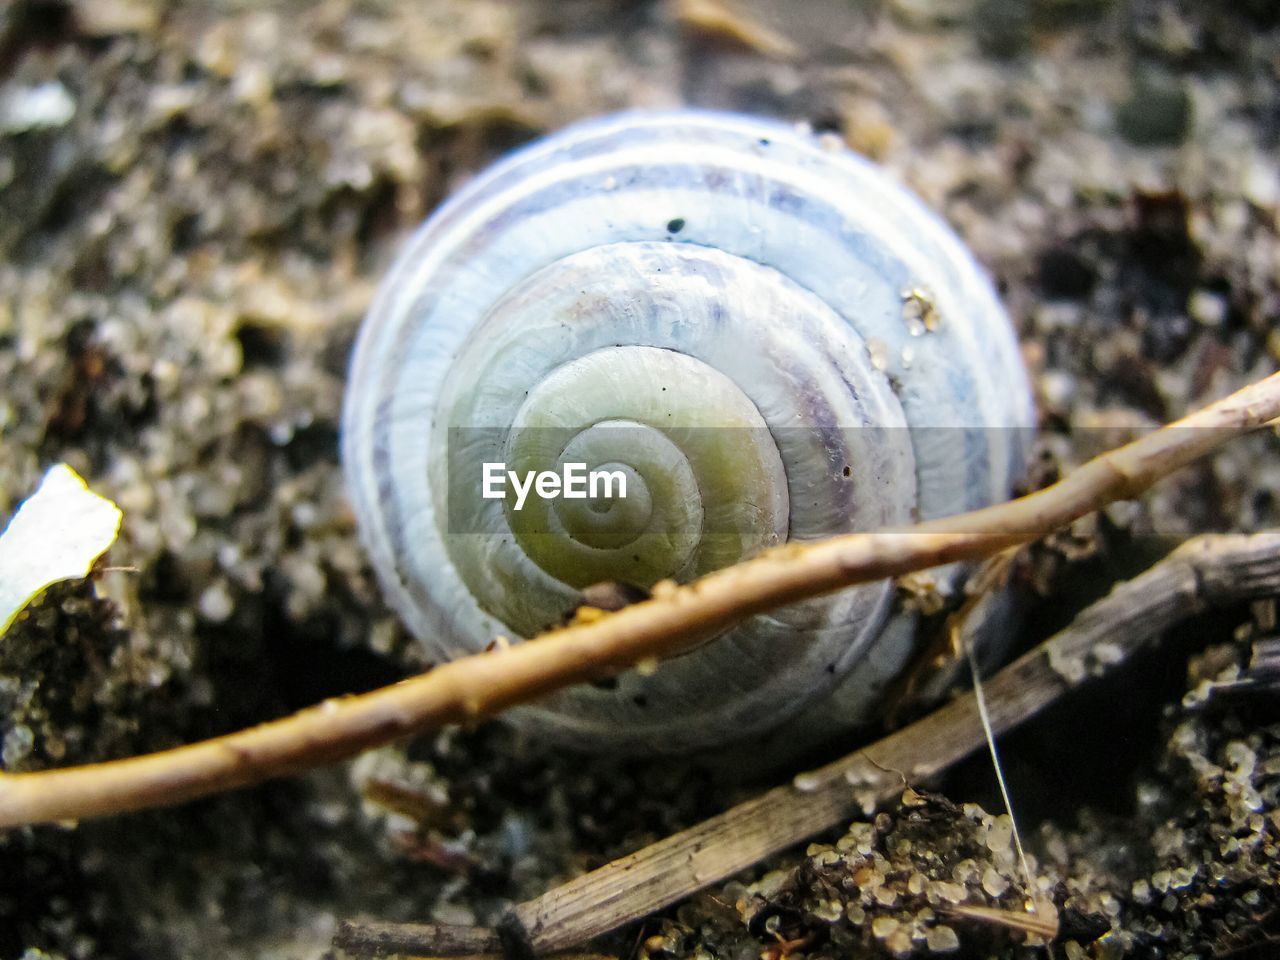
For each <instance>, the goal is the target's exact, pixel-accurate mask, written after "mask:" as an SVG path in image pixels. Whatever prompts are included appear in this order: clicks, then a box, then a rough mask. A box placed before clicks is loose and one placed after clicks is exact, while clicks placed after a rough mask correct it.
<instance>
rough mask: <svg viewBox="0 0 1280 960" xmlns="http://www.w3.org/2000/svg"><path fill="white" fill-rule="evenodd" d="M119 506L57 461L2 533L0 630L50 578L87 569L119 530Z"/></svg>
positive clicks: (52, 580)
mask: <svg viewBox="0 0 1280 960" xmlns="http://www.w3.org/2000/svg"><path fill="white" fill-rule="evenodd" d="M120 518H121V513H120V508H119V507H117V506H116V505H115V504H114V503H112V502H111V501H110V500H108V499H106V498H105V497H100V496H98V495H97V494H96V493H94V492H93V491H92V490H90V489H89V488H88V486H87V485H86V484H85V482H84V479H83V478H82V477H81V476H80V475H79V474H78V473H76V472H75V471H74V470H72V469H71V468H70V467H68V466H67V465H66V464H65V463H60V464H58V465H56V466H53V467H50V468H49V470H48V472H47V473H45V475H44V479H43V480H41V481H40V486H39V487H38V488H37V489H36V492H35V493H33V494H32V495H31V496H30V497H28V498H27V499H26V500H24V501H23V502H22V504H21V505H20V506H19V507H18V512H17V513H15V514H14V515H13V518H12V519H11V520H10V521H9V525H8V526H7V527H6V528H5V530H4V533H0V634H2V633H4V632H5V631H6V630H8V629H9V625H10V624H11V623H13V621H14V618H15V617H17V615H18V613H19V612H21V610H22V608H23V607H25V606H26V605H27V604H28V603H29V602H31V600H32V599H33V598H34V597H35V596H36V595H37V594H39V593H40V591H42V590H44V589H45V588H46V587H48V586H49V585H50V584H54V583H57V582H58V581H60V580H73V579H78V578H80V577H83V576H85V575H86V574H88V572H89V570H90V568H91V567H92V566H93V562H94V561H95V560H97V559H98V557H100V556H101V555H102V554H103V553H104V552H105V551H106V549H107V548H108V547H109V546H111V544H112V543H113V542H114V541H115V539H116V535H117V534H118V533H119V532H120Z"/></svg>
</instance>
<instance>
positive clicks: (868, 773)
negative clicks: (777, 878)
mask: <svg viewBox="0 0 1280 960" xmlns="http://www.w3.org/2000/svg"><path fill="white" fill-rule="evenodd" d="M1277 594H1280V531H1271V532H1267V533H1259V534H1253V535H1246V534H1216V535H1209V536H1202V537H1198V538H1196V539H1194V540H1191V541H1188V542H1187V543H1186V544H1184V545H1182V546H1181V547H1179V548H1178V549H1177V550H1175V551H1174V552H1173V553H1172V554H1170V555H1169V556H1168V557H1167V558H1166V559H1164V560H1162V561H1161V562H1159V563H1157V564H1156V565H1155V566H1153V567H1152V568H1151V569H1149V570H1147V571H1146V572H1145V573H1142V574H1141V575H1139V576H1138V577H1136V578H1134V579H1133V580H1130V581H1127V582H1125V583H1122V584H1120V585H1118V586H1116V587H1115V588H1114V589H1113V590H1112V591H1111V593H1110V594H1109V595H1108V596H1106V597H1105V598H1103V599H1102V600H1099V601H1098V602H1097V603H1095V604H1093V605H1092V606H1090V607H1088V608H1087V609H1085V610H1084V611H1083V612H1081V613H1080V614H1079V615H1078V616H1077V617H1076V618H1075V620H1074V621H1072V623H1071V624H1070V625H1069V626H1068V627H1067V628H1066V629H1064V630H1062V631H1061V632H1060V633H1058V634H1056V635H1055V636H1053V637H1051V638H1050V639H1048V640H1046V641H1045V642H1044V643H1042V644H1041V645H1040V646H1038V647H1036V648H1035V649H1034V650H1032V651H1030V652H1029V653H1027V654H1026V655H1024V656H1023V657H1021V658H1020V659H1018V660H1017V661H1015V662H1014V663H1012V664H1011V665H1009V666H1008V667H1006V668H1004V669H1003V670H1001V671H1000V672H999V673H998V674H997V675H996V676H995V677H993V678H991V679H990V680H988V681H986V683H985V692H986V702H987V711H988V715H989V717H990V721H991V727H992V729H993V731H994V732H995V733H996V734H999V733H1003V732H1006V731H1008V730H1010V729H1012V728H1014V727H1016V726H1017V725H1018V724H1020V723H1022V722H1023V721H1025V720H1027V719H1029V718H1030V717H1032V716H1034V715H1035V714H1037V713H1039V712H1040V711H1042V710H1044V709H1045V708H1046V707H1048V706H1049V705H1051V704H1052V703H1054V702H1055V701H1057V700H1058V699H1060V698H1061V697H1062V696H1064V695H1065V694H1067V693H1069V692H1070V691H1071V690H1073V689H1075V688H1077V687H1079V686H1081V685H1083V684H1084V683H1087V682H1089V681H1090V680H1091V679H1094V678H1097V677H1101V676H1103V675H1105V674H1107V673H1110V672H1112V671H1114V670H1116V669H1117V668H1119V667H1120V666H1121V665H1122V664H1123V663H1124V662H1126V661H1127V660H1129V659H1130V658H1131V657H1132V656H1133V654H1134V653H1136V652H1137V651H1138V650H1140V649H1142V648H1143V647H1144V646H1146V645H1147V644H1148V643H1150V642H1152V641H1153V640H1154V639H1155V638H1157V637H1159V636H1160V635H1161V634H1163V633H1165V632H1166V631H1167V630H1168V629H1169V628H1170V627H1172V626H1174V625H1175V624H1177V623H1178V622H1180V621H1182V620H1185V619H1187V618H1188V617H1191V616H1194V615H1196V614H1198V613H1201V612H1203V611H1204V610H1206V609H1209V608H1211V607H1220V606H1226V605H1228V604H1234V603H1239V602H1241V601H1244V600H1248V599H1251V598H1255V597H1264V596H1274V595H1277ZM985 742H986V741H985V737H984V734H983V728H982V720H981V717H980V716H979V711H978V707H977V703H976V701H975V698H974V695H973V693H972V692H970V693H968V694H966V695H965V696H963V697H960V698H959V699H957V700H955V701H953V702H951V703H950V704H948V705H947V706H945V707H943V708H941V709H939V710H937V711H935V712H934V713H932V714H930V715H929V716H927V717H925V718H924V719H922V720H920V721H917V722H916V723H914V724H912V725H911V726H908V727H904V728H903V729H902V730H899V731H897V732H895V733H893V734H891V735H889V736H888V737H885V738H884V739H882V740H880V741H879V742H877V743H875V744H872V745H871V746H869V747H866V748H864V749H860V750H857V751H855V752H853V753H851V754H849V755H848V756H846V757H843V758H842V759H840V760H836V761H835V762H833V763H830V764H828V765H827V766H825V767H822V768H821V769H819V770H815V771H813V772H811V773H805V774H801V775H800V776H798V777H796V778H795V780H794V781H793V782H792V783H790V784H788V785H786V786H781V787H775V788H774V789H772V790H769V791H768V792H766V793H764V794H761V795H760V796H758V797H755V798H753V799H751V800H748V801H746V802H745V803H742V804H739V805H738V806H736V807H733V808H732V809H730V810H728V811H726V812H724V813H722V814H719V815H717V816H715V817H712V818H711V819H709V820H705V821H703V822H702V823H700V824H698V825H696V826H694V827H690V828H689V829H688V830H684V831H682V832H680V833H677V834H674V835H673V836H670V837H667V838H666V839H664V840H660V841H658V842H657V843H654V844H652V845H650V846H648V847H645V848H644V849H642V850H639V851H637V852H636V853H633V854H630V855H628V856H626V857H623V858H621V859H619V860H615V861H613V862H612V863H609V864H606V865H605V866H603V867H601V868H600V869H598V870H594V871H592V872H591V873H588V874H584V875H583V876H581V877H578V878H577V879H575V880H571V881H570V882H569V883H566V884H564V885H562V886H560V887H556V888H555V889H553V890H551V891H549V892H547V893H544V894H543V895H541V896H539V897H536V898H535V899H533V900H528V901H526V902H524V903H522V904H520V905H518V906H517V907H516V908H515V911H514V913H515V916H516V917H517V918H518V919H519V920H520V922H521V923H522V924H523V927H524V929H525V930H526V931H527V933H528V941H529V945H530V946H531V947H532V949H533V950H534V951H536V952H537V953H551V952H554V951H557V950H565V949H569V948H571V947H574V946H576V945H578V944H582V943H585V942H587V941H588V940H590V939H591V938H593V937H597V936H599V935H601V934H603V933H607V932H609V931H610V930H614V929H616V928H618V927H620V926H622V925H623V924H626V923H629V922H631V921H634V920H638V919H640V918H641V917H644V916H647V915H649V914H650V913H652V912H654V911H655V910H661V909H662V908H664V907H667V906H670V905H671V904H673V903H676V902H678V901H680V900H683V899H685V898H686V897H688V896H691V895H692V894H694V893H696V892H698V891H699V890H701V889H703V888H704V887H707V886H709V885H710V884H713V883H717V882H720V881H722V880H726V879H728V878H729V877H732V876H733V875H735V874H737V873H740V872H741V871H743V870H745V869H747V868H748V867H750V866H751V865H752V864H754V863H756V862H758V861H760V860H763V859H765V858H767V857H769V856H772V855H773V854H775V853H778V852H780V851H782V850H784V849H786V848H788V847H792V846H794V845H796V844H798V843H802V842H803V841H805V840H807V839H808V838H810V837H812V836H814V835H815V834H818V833H821V832H822V831H824V830H827V829H829V828H831V827H833V826H836V825H837V824H840V823H842V822H844V821H846V820H848V819H849V818H850V817H852V816H856V815H858V814H862V815H870V814H871V813H872V812H874V810H875V808H876V807H877V806H879V805H881V804H883V803H885V802H886V801H888V800H891V799H893V798H894V797H896V796H898V795H899V794H900V793H901V792H902V789H903V784H902V776H903V775H905V776H906V777H908V778H909V779H910V780H911V781H913V782H917V783H919V782H921V781H922V780H925V779H927V778H929V777H931V776H933V775H935V774H937V773H939V772H940V771H942V770H945V769H946V768H947V767H949V766H951V765H952V764H954V763H955V762H956V761H958V760H960V759H962V758H963V757H965V756H968V755H969V754H970V753H972V752H973V751H974V750H977V749H979V748H981V747H982V745H983V744H984V743H985ZM890 771H894V772H890ZM896 771H903V774H899V773H897V772H896ZM1019 922H1020V923H1022V924H1024V925H1025V924H1027V923H1032V924H1034V923H1036V922H1037V921H1036V920H1035V918H1034V917H1031V918H1029V919H1028V918H1022V917H1020V919H1019ZM1040 922H1041V923H1042V924H1043V926H1044V929H1046V930H1048V929H1049V926H1050V924H1049V921H1048V920H1047V919H1043V918H1042V920H1041V921H1040ZM388 943H394V944H395V945H396V946H397V948H398V949H400V950H401V951H402V952H405V953H410V954H415V955H417V954H421V955H424V956H448V955H450V951H451V949H452V947H451V944H453V943H463V944H465V948H466V949H465V952H466V953H469V954H476V953H496V952H498V951H499V950H500V941H499V938H498V935H497V933H496V932H495V931H493V930H489V929H487V928H483V927H452V926H446V925H436V924H387V923H377V924H365V923H360V922H354V921H349V922H346V923H343V924H342V925H341V926H340V927H339V930H338V933H337V935H336V937H335V939H334V944H335V946H337V947H340V948H341V949H343V950H346V951H347V952H349V953H353V954H368V953H374V952H376V951H377V949H378V948H379V946H382V947H385V945H386V944H388Z"/></svg>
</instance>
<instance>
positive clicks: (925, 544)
mask: <svg viewBox="0 0 1280 960" xmlns="http://www.w3.org/2000/svg"><path fill="white" fill-rule="evenodd" d="M1277 417H1280V374H1273V375H1272V376H1270V377H1268V378H1266V379H1264V380H1261V381H1259V382H1258V383H1255V384H1252V385H1251V386H1248V387H1245V388H1244V389H1243V390H1240V391H1239V392H1237V393H1234V394H1232V395H1231V396H1230V397H1227V398H1226V399H1224V400H1220V401H1218V402H1217V403H1214V404H1212V405H1210V406H1208V407H1206V408H1204V409H1203V410H1200V411H1198V412H1196V413H1193V414H1191V415H1190V416H1188V417H1185V418H1183V419H1182V420H1179V421H1177V422H1176V423H1174V424H1172V425H1170V426H1168V427H1165V428H1163V429H1161V430H1157V431H1156V432H1154V433H1151V434H1149V435H1147V436H1145V437H1142V438H1141V439H1139V440H1136V441H1134V442H1133V443H1130V444H1128V445H1126V446H1124V447H1121V448H1119V449H1117V450H1114V451H1112V452H1110V453H1106V454H1103V455H1102V456H1100V457H1097V458H1095V459H1093V460H1091V461H1089V462H1088V463H1086V464H1085V465H1084V466H1082V467H1081V468H1080V469H1078V470H1076V471H1075V472H1074V473H1072V474H1071V475H1070V476H1068V477H1067V478H1066V479H1064V480H1061V481H1060V482H1058V483H1056V484H1054V485H1053V486H1051V487H1048V488H1046V489H1044V490H1041V491H1039V492H1037V493H1033V494H1031V495H1030V496H1026V497H1023V498H1021V499H1019V500H1014V501H1011V502H1009V503H1005V504H1000V505H998V506H995V507H988V508H987V509H984V510H976V511H974V512H972V513H966V514H961V515H958V516H954V517H947V518H945V519H941V520H934V521H930V522H928V523H922V524H919V525H917V526H915V527H910V528H906V529H899V530H886V531H880V532H875V533H861V534H849V535H846V536H840V537H833V538H831V539H829V540H824V541H820V542H817V543H812V544H805V545H799V544H789V545H787V546H784V547H780V548H778V549H775V550H771V551H769V552H767V553H765V554H763V555H761V556H759V557H757V558H755V559H753V560H748V561H746V562H745V563H740V564H738V565H736V566H733V567H729V568H726V569H724V570H720V571H718V572H716V573H713V574H710V575H708V576H706V577H703V578H702V579H700V580H696V581H694V582H693V583H690V584H688V585H687V586H683V587H676V586H674V585H670V586H669V587H668V588H667V589H664V590H660V591H657V592H656V593H655V596H654V598H653V599H652V600H649V601H646V602H643V603H637V604H634V605H632V606H629V607H626V608H624V609H622V610H619V611H618V612H616V613H612V614H609V615H607V616H604V617H601V618H600V619H598V620H596V621H594V622H592V623H589V624H575V625H571V626H568V627H564V628H561V629H558V630H553V631H551V632H549V633H546V634H543V635H542V636H540V637H538V638H537V640H536V642H531V643H522V644H519V645H517V646H513V647H510V648H509V649H505V650H495V651H493V652H491V653H484V654H479V655H476V656H471V657H466V658H463V659H460V660H456V661H454V662H452V663H448V664H445V665H443V666H440V667H437V668H436V669H434V670H432V671H430V672H429V673H426V674H423V675H422V676H419V677H414V678H411V679H409V680H405V681H402V682H400V683H398V684H394V685H393V686H390V687H384V688H382V689H380V690H375V691H373V692H371V693H366V694H362V695H360V696H352V697H346V698H341V699H335V700H328V701H325V702H324V703H322V704H320V705H319V706H316V707H312V708H310V709H308V710H304V711H302V712H300V713H297V714H294V715H292V716H290V717H286V718H284V719H281V720H276V721H274V722H271V723H266V724H262V725H260V726H257V727H252V728H250V729H248V730H243V731H239V732H237V733H232V734H227V735H226V736H222V737H217V738H215V739H212V740H206V741H203V742H201V743H195V744H191V745H188V746H184V747H178V748H176V749H173V750H166V751H162V752H160V753H153V754H147V755H144V756H140V757H133V758H129V759H124V760H114V761H110V762H107V763H98V764H90V765H86V766H81V767H71V768H68V769H63V770H49V771H44V772H40V773H22V774H0V828H3V827H11V826H16V825H19V824H26V823H43V822H52V821H63V820H78V819H83V818H86V817H98V816H106V815H108V814H113V813H124V812H126V811H130V810H139V809H143V808H146V807H157V806H164V805H168V804H175V803H182V802H184V801H186V800H192V799H194V798H196V797H201V796H204V795H206V794H209V793H214V792H216V791H219V790H230V789H233V788H236V787H243V786H247V785H249V784H252V783H258V782H260V781H262V780H265V779H267V778H269V777H274V776H281V775H284V774H289V773H297V772H299V771H301V770H306V769H309V768H311V767H316V766H319V765H321V764H325V763H330V762H332V761H335V760H339V759H342V758H344V757H349V756H352V755H353V754H356V753H359V752H360V751H361V750H365V749H367V748H369V747H372V746H377V745H379V744H384V743H389V742H391V741H393V740H396V739H398V738H400V737H403V736H406V735H408V734H413V733H420V732H422V731H425V730H430V729H433V728H436V727H440V726H444V725H446V724H450V723H464V722H473V721H475V720H478V719H480V718H483V717H490V716H493V715H494V714H497V713H500V712H501V711H503V710H505V709H507V708H508V707H511V706H514V705H516V704H518V703H524V702H527V701H529V700H536V699H538V698H539V697H542V696H545V695H546V694H549V693H551V692H553V691H555V690H558V689H560V688H562V687H566V686H570V685H572V684H575V683H583V682H586V681H590V680H598V679H602V678H604V677H608V676H612V675H614V674H617V673H619V672H621V671H623V670H625V669H627V668H629V667H632V666H634V665H635V664H637V663H639V662H640V661H642V660H646V659H652V658H654V657H659V656H669V655H672V654H675V653H679V652H681V651H684V650H687V649H689V648H691V647H693V646H694V645H696V644H697V643H699V642H701V641H702V640H704V639H706V638H708V637H712V636H714V635H716V634H717V633H719V632H721V631H722V630H724V629H726V628H727V627H730V626H733V625H734V624H736V623H740V622H741V621H743V620H745V619H747V618H748V617H751V616H753V615H755V614H757V613H761V612H763V611H765V610H769V609H772V608H774V607H778V606H782V605H784V604H788V603H794V602H796V601H798V600H804V599H807V598H809V597H814V596H818V595H820V594H824V593H830V592H832V591H834V590H839V589H841V588H842V587H848V586H852V585H853V584H857V583H864V582H866V581H869V580H879V579H883V578H885V577H893V576H897V575H899V574H903V573H908V572H910V571H913V570H920V569H924V568H926V567H933V566H937V565H939V564H944V563H950V562H952V561H956V560H976V559H980V558H983V557H987V556H990V555H992V554H994V553H998V552H999V551H1001V550H1003V549H1004V548H1006V547H1009V546H1013V545H1014V544H1017V543H1022V542H1026V541H1029V540H1034V539H1036V538H1037V537H1040V536H1043V535H1044V534H1046V533H1049V532H1050V531H1052V530H1055V529H1057V528H1058V527H1061V526H1063V525H1065V524H1067V523H1070V522H1071V521H1072V520H1075V519H1076V518H1077V517H1080V516H1082V515H1084V514H1086V513H1089V512H1090V511H1092V510H1095V509H1097V508H1098V507H1100V506H1103V505H1105V504H1107V503H1110V502H1111V501H1113V500H1118V499H1127V498H1132V497H1134V496H1137V495H1138V494H1139V493H1141V492H1142V491H1143V490H1145V489H1146V488H1147V487H1149V486H1150V485H1151V484H1153V483H1154V482H1155V481H1157V480H1159V479H1160V478H1162V477H1164V476H1166V475H1168V474H1169V473H1171V472H1173V471H1174V470H1177V469H1178V468H1180V467H1183V466H1185V465H1186V464H1188V463H1190V462H1192V461H1193V460H1196V459H1198V458H1199V457H1202V456H1204V455H1205V454H1207V453H1209V452H1210V451H1212V450H1214V449H1215V448H1217V447H1219V446H1221V445H1222V444H1223V443H1225V442H1226V441H1227V440H1229V439H1231V438H1232V437H1236V436H1239V435H1240V434H1242V433H1245V432H1248V431H1251V430H1254V429H1256V428H1258V427H1261V426H1264V425H1266V424H1268V423H1269V422H1271V421H1272V420H1275V419H1276V418H1277Z"/></svg>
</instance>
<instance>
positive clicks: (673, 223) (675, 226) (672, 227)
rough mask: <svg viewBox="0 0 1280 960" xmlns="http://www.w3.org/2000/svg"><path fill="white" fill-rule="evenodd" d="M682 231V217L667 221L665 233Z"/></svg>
mask: <svg viewBox="0 0 1280 960" xmlns="http://www.w3.org/2000/svg"><path fill="white" fill-rule="evenodd" d="M683 229H684V217H676V218H675V219H673V220H668V221H667V233H679V232H680V231H681V230H683Z"/></svg>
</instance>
